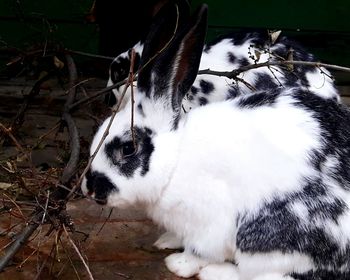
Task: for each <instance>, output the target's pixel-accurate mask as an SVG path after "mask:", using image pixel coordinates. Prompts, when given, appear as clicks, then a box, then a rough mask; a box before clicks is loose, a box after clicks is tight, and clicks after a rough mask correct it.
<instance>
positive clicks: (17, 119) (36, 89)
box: [10, 69, 56, 133]
mask: <svg viewBox="0 0 350 280" xmlns="http://www.w3.org/2000/svg"><path fill="white" fill-rule="evenodd" d="M55 74H56V69H55V70H51V71H50V72H48V73H47V74H46V75H45V76H43V77H42V78H40V79H39V80H37V81H36V82H35V84H34V86H33V88H32V89H31V91H30V92H29V94H28V95H27V96H26V97H25V98H24V101H23V103H22V106H21V107H20V109H19V111H18V113H17V115H16V117H15V118H14V120H13V121H12V124H11V126H10V127H11V131H12V133H15V132H16V131H17V129H18V128H19V127H20V126H21V125H22V124H23V122H24V113H25V112H26V110H27V108H28V106H29V103H30V101H31V100H32V99H33V98H34V97H35V96H37V95H38V94H39V92H40V87H41V85H42V83H44V82H45V81H47V80H49V79H50V78H51V77H52V76H54V75H55Z"/></svg>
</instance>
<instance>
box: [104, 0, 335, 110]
mask: <svg viewBox="0 0 350 280" xmlns="http://www.w3.org/2000/svg"><path fill="white" fill-rule="evenodd" d="M186 3H187V2H186V1H179V5H180V6H181V10H180V12H181V15H182V18H183V19H185V18H187V13H188V11H187V9H189V6H188V5H186ZM182 18H181V20H183V19H182ZM143 46H144V42H143V41H140V42H138V43H137V44H136V45H135V46H134V47H133V49H134V50H135V53H136V59H135V69H137V67H138V66H139V64H140V57H141V54H142V50H143ZM130 60H131V49H129V50H127V51H125V52H124V53H122V54H120V55H118V56H117V57H116V58H115V59H114V60H113V62H112V63H111V65H110V69H109V79H108V82H107V86H112V85H113V84H115V83H118V82H120V81H123V80H124V79H126V78H127V76H128V72H129V68H130ZM281 60H298V61H307V62H311V61H317V60H316V58H315V56H314V55H313V54H311V53H310V52H308V51H307V50H305V49H304V48H303V47H302V46H301V45H300V44H299V43H298V42H295V41H293V40H291V39H289V38H288V37H286V36H284V35H279V36H278V37H277V39H274V40H273V39H272V38H271V35H270V34H268V32H267V30H265V31H263V30H255V31H252V30H249V31H240V32H238V31H235V32H231V33H228V34H225V35H221V36H219V37H218V38H217V39H215V40H214V41H212V42H210V43H208V44H206V45H205V46H204V47H203V53H202V57H201V61H200V66H199V69H200V70H205V69H211V70H215V71H232V70H234V69H239V68H241V67H244V66H247V65H252V64H256V63H264V62H274V61H281ZM238 78H239V79H240V80H236V81H233V80H232V79H229V78H226V77H219V76H215V75H204V74H201V75H198V76H197V77H196V79H195V81H194V83H193V85H192V86H191V88H190V89H189V91H188V92H187V93H186V95H185V97H184V99H183V102H182V109H183V112H188V111H189V110H190V109H192V108H196V107H198V106H203V105H206V104H208V103H212V102H217V101H223V100H226V99H232V98H234V97H236V96H239V95H241V94H252V93H254V92H255V91H261V90H271V89H273V88H275V89H278V88H280V87H291V86H294V87H295V86H299V87H303V88H304V89H306V90H308V91H310V92H312V93H314V94H317V95H319V96H321V97H323V98H326V99H334V100H337V101H338V102H340V95H339V92H338V90H337V88H336V86H335V84H334V78H333V77H332V75H331V73H330V72H329V71H328V70H327V69H325V68H324V67H319V68H318V67H314V66H305V65H293V66H292V67H290V66H289V67H288V66H270V67H260V68H256V69H251V70H248V71H245V72H243V73H241V74H240V75H238ZM242 81H244V82H245V83H244V82H242ZM123 88H124V87H123V86H120V87H117V88H115V89H113V90H112V93H111V94H109V95H107V96H106V102H107V103H108V104H109V105H114V104H116V103H117V100H119V99H120V96H121V93H122V91H123ZM126 96H127V97H129V96H130V94H127V95H126ZM126 103H127V99H126V98H124V100H123V103H122V106H121V107H123V106H124V105H125V104H126Z"/></svg>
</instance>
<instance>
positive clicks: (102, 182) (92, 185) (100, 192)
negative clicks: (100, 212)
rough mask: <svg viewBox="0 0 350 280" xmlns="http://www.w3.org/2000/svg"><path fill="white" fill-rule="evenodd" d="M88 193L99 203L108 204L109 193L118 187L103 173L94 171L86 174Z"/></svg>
mask: <svg viewBox="0 0 350 280" xmlns="http://www.w3.org/2000/svg"><path fill="white" fill-rule="evenodd" d="M85 187H86V189H87V195H88V196H91V197H92V198H93V199H94V200H95V201H96V202H97V203H98V204H103V205H104V204H107V198H108V195H109V194H110V193H111V192H112V191H118V188H117V187H116V186H115V185H114V184H113V183H112V182H111V181H110V180H109V179H108V178H107V177H106V176H105V175H104V174H102V173H100V172H97V171H94V172H88V173H87V174H86V186H85Z"/></svg>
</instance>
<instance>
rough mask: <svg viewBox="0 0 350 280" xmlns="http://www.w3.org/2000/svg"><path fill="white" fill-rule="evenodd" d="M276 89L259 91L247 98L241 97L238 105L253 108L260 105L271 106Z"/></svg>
mask: <svg viewBox="0 0 350 280" xmlns="http://www.w3.org/2000/svg"><path fill="white" fill-rule="evenodd" d="M278 96H279V92H278V91H272V92H261V93H254V94H252V95H249V96H248V97H247V98H242V99H241V100H239V102H238V106H240V107H242V108H255V107H260V106H272V105H273V104H275V103H276V100H277V97H278Z"/></svg>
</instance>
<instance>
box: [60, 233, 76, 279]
mask: <svg viewBox="0 0 350 280" xmlns="http://www.w3.org/2000/svg"><path fill="white" fill-rule="evenodd" d="M59 242H60V243H61V246H62V248H63V250H64V252H65V254H66V256H67V258H68V261H66V263H65V264H63V266H62V268H61V270H60V271H59V272H58V273H57V274H56V277H59V276H60V275H61V273H62V272H63V271H64V269H65V268H66V264H67V263H68V262H70V264H71V265H72V267H73V270H74V272H75V276H76V277H77V278H78V279H79V280H80V277H79V273H78V271H77V269H76V268H75V266H74V264H73V261H72V259H71V257H70V255H69V252H68V251H67V250H66V247H65V246H64V244H63V242H62V240H61V237H59Z"/></svg>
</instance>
